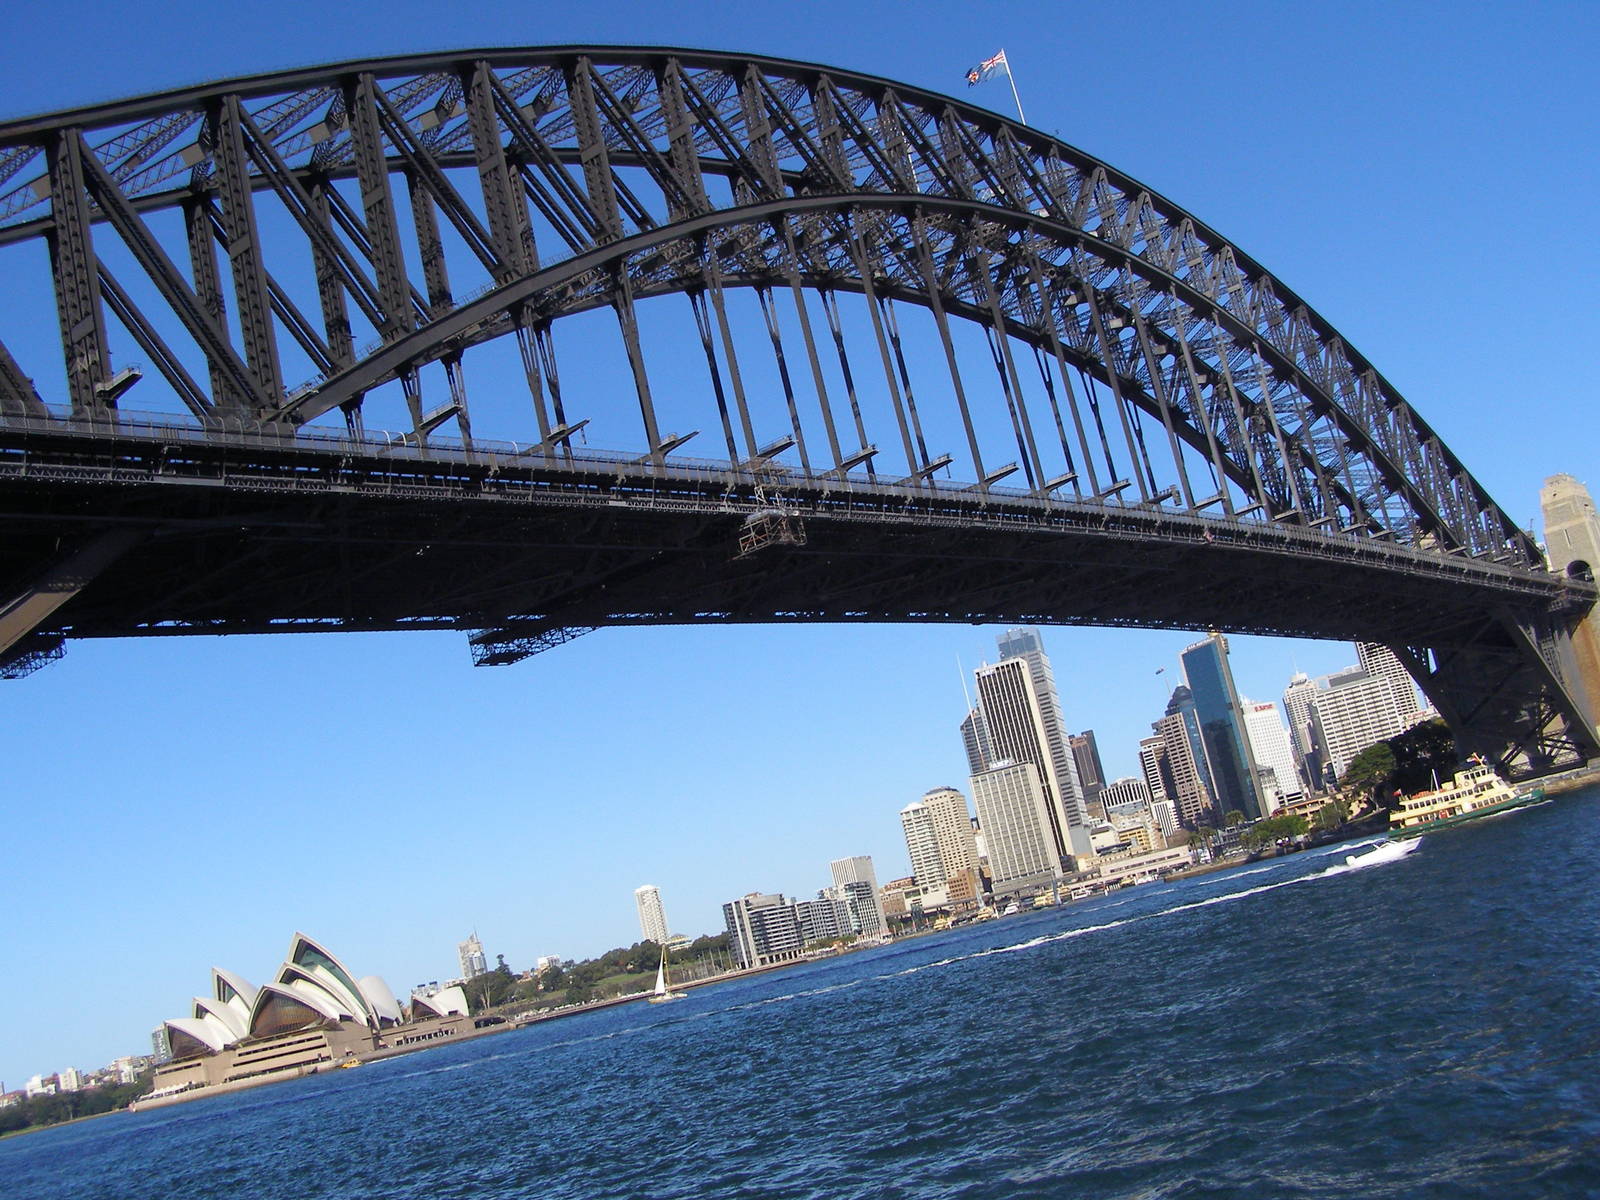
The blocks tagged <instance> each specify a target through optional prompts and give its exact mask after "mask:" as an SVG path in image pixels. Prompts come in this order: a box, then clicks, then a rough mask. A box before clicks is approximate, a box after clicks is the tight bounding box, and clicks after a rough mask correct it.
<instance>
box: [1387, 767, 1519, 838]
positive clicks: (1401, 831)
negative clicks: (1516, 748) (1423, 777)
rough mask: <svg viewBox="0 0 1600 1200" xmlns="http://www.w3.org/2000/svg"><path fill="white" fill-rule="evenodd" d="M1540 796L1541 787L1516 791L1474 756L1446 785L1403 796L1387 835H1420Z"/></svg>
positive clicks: (1461, 823)
mask: <svg viewBox="0 0 1600 1200" xmlns="http://www.w3.org/2000/svg"><path fill="white" fill-rule="evenodd" d="M1543 799H1544V789H1543V788H1542V787H1533V788H1528V789H1526V790H1522V791H1519V790H1517V789H1516V788H1513V787H1512V786H1511V785H1510V784H1509V783H1507V782H1506V781H1505V780H1504V779H1501V778H1500V776H1498V775H1497V774H1495V771H1494V768H1493V767H1491V766H1489V764H1488V763H1486V762H1484V761H1483V760H1482V759H1481V758H1474V759H1473V760H1472V761H1470V762H1469V763H1468V764H1467V766H1466V768H1465V769H1464V770H1461V771H1457V772H1456V776H1455V778H1454V779H1452V780H1451V781H1450V783H1449V784H1448V785H1447V786H1445V787H1437V786H1436V787H1435V788H1434V789H1433V790H1432V791H1428V792H1418V793H1417V794H1416V795H1414V796H1405V797H1403V798H1402V799H1401V801H1400V806H1399V807H1398V808H1396V809H1395V810H1394V812H1392V813H1390V814H1389V836H1390V837H1391V838H1400V839H1404V838H1414V837H1420V836H1421V835H1422V834H1424V833H1431V832H1433V831H1434V830H1435V829H1445V828H1448V827H1449V826H1451V825H1464V824H1466V823H1467V822H1468V821H1476V820H1479V819H1480V818H1482V817H1492V816H1495V815H1496V814H1498V813H1504V812H1512V811H1514V810H1516V809H1519V808H1525V807H1527V806H1528V805H1530V804H1537V803H1539V802H1540V801H1541V800H1543Z"/></svg>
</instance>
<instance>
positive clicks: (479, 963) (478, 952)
mask: <svg viewBox="0 0 1600 1200" xmlns="http://www.w3.org/2000/svg"><path fill="white" fill-rule="evenodd" d="M456 957H457V958H459V959H460V960H461V978H463V979H476V978H477V977H478V976H479V975H482V974H483V973H484V972H485V971H487V970H488V969H489V960H488V959H486V958H485V957H484V956H483V943H482V942H480V941H479V940H478V931H477V930H476V929H474V930H473V931H472V936H471V937H469V938H468V939H467V940H466V941H464V942H457V943H456Z"/></svg>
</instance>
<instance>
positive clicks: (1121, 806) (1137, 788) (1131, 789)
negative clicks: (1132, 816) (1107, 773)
mask: <svg viewBox="0 0 1600 1200" xmlns="http://www.w3.org/2000/svg"><path fill="white" fill-rule="evenodd" d="M1100 796H1101V803H1103V804H1104V805H1105V806H1106V815H1107V816H1108V817H1109V816H1110V815H1111V814H1113V813H1117V812H1125V811H1132V810H1135V809H1146V808H1149V807H1150V788H1149V787H1148V786H1147V785H1146V784H1145V781H1144V780H1142V779H1135V778H1134V777H1133V776H1132V775H1125V776H1123V777H1122V778H1121V779H1113V780H1112V781H1111V782H1110V783H1108V784H1106V787H1105V791H1103V792H1101V793H1100Z"/></svg>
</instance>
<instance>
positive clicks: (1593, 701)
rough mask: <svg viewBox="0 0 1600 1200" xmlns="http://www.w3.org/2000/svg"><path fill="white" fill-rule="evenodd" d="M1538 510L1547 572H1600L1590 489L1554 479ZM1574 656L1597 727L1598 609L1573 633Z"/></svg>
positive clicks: (1598, 527) (1599, 536) (1599, 522)
mask: <svg viewBox="0 0 1600 1200" xmlns="http://www.w3.org/2000/svg"><path fill="white" fill-rule="evenodd" d="M1539 507H1540V509H1541V511H1542V512H1543V515H1544V541H1545V553H1546V554H1547V555H1548V557H1549V559H1550V569H1551V570H1552V571H1554V572H1556V574H1558V575H1571V576H1573V577H1574V578H1577V579H1593V578H1594V577H1595V573H1596V572H1597V571H1600V514H1597V513H1596V511H1595V506H1594V500H1593V498H1592V497H1591V496H1590V495H1589V489H1588V488H1586V487H1584V486H1583V484H1581V483H1579V482H1578V481H1577V480H1576V479H1574V478H1573V477H1572V476H1571V475H1552V476H1551V477H1550V478H1549V479H1546V480H1545V481H1544V487H1543V488H1541V489H1540V490H1539ZM1572 653H1573V657H1574V659H1575V660H1576V663H1575V665H1576V667H1577V670H1578V678H1579V679H1580V680H1581V681H1582V690H1583V691H1585V692H1587V693H1588V699H1589V719H1590V720H1591V721H1600V607H1597V608H1595V609H1594V610H1593V611H1592V612H1590V614H1589V615H1588V616H1587V617H1585V618H1584V619H1583V623H1582V624H1581V625H1579V626H1578V628H1577V629H1576V630H1574V631H1573V634H1572ZM1572 690H1573V691H1574V692H1576V691H1578V690H1579V689H1577V688H1573V689H1572Z"/></svg>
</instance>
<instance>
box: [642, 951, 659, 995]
mask: <svg viewBox="0 0 1600 1200" xmlns="http://www.w3.org/2000/svg"><path fill="white" fill-rule="evenodd" d="M636 994H637V993H636ZM666 994H667V956H666V955H665V954H663V955H662V956H661V963H660V965H659V966H657V967H656V995H658V996H665V995H666Z"/></svg>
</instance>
